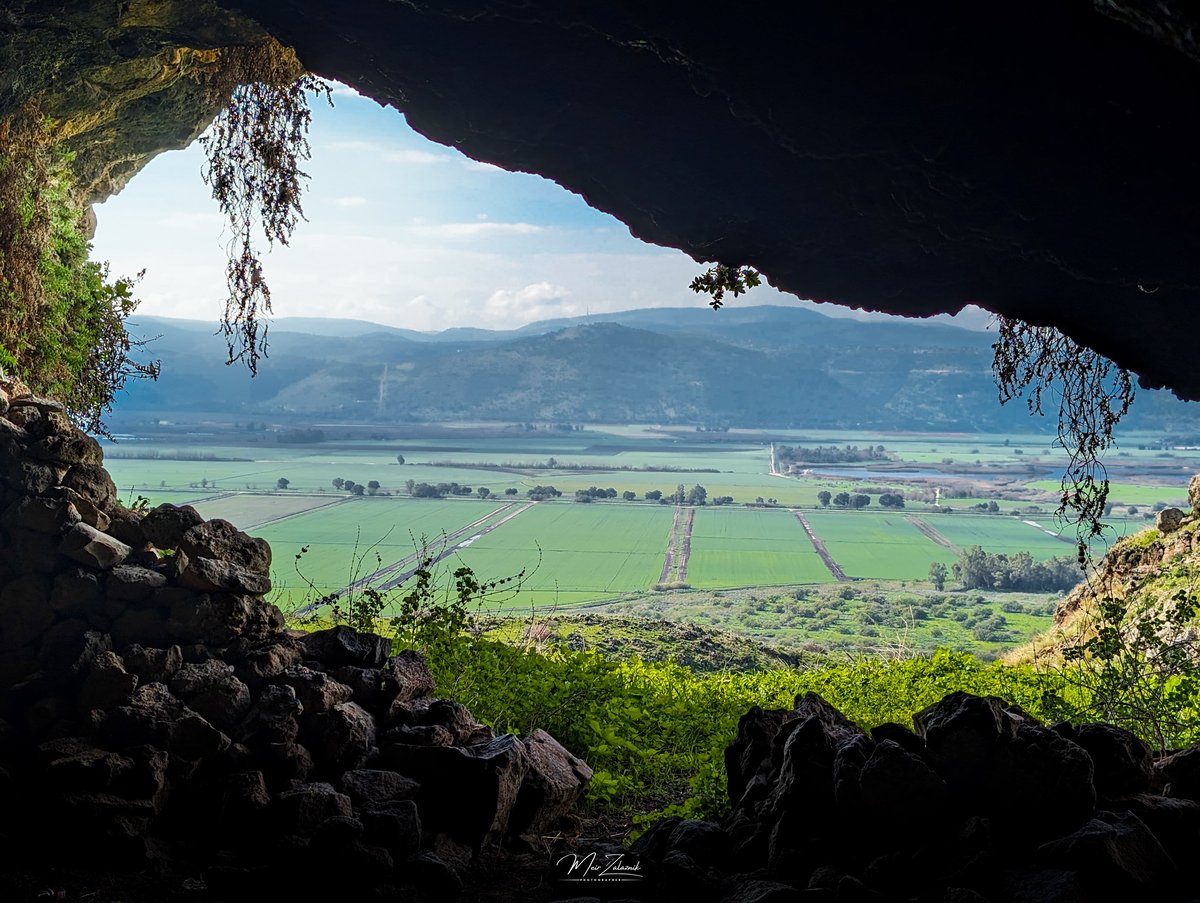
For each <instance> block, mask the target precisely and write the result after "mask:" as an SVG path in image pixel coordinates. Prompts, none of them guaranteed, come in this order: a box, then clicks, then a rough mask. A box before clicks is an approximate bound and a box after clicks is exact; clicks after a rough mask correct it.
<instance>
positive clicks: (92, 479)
mask: <svg viewBox="0 0 1200 903" xmlns="http://www.w3.org/2000/svg"><path fill="white" fill-rule="evenodd" d="M60 482H61V483H62V485H63V486H65V487H66V488H67V489H73V490H75V491H76V492H77V493H79V494H80V495H81V496H83V497H84V498H85V499H87V500H88V501H89V502H91V503H92V504H93V505H95V506H96V507H97V508H99V509H100V510H101V511H110V510H112V509H113V508H114V507H115V506H116V504H117V487H116V485H115V484H114V483H113V481H112V477H110V476H109V475H108V471H106V470H105V469H104V468H103V467H100V466H98V465H96V464H75V465H73V466H72V467H71V469H70V470H68V471H67V472H66V475H65V476H63V478H62V480H61V481H60Z"/></svg>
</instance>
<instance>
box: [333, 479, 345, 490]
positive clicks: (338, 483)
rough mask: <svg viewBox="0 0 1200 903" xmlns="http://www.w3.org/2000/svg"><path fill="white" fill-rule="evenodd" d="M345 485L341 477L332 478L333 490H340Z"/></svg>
mask: <svg viewBox="0 0 1200 903" xmlns="http://www.w3.org/2000/svg"><path fill="white" fill-rule="evenodd" d="M345 485H346V481H345V480H343V479H342V478H341V477H334V478H333V488H334V489H341V488H342V487H343V486H345Z"/></svg>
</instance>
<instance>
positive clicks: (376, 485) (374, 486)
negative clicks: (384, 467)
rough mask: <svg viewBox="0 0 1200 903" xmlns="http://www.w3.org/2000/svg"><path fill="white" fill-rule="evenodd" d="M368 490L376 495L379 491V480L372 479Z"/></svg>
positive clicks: (368, 484)
mask: <svg viewBox="0 0 1200 903" xmlns="http://www.w3.org/2000/svg"><path fill="white" fill-rule="evenodd" d="M367 490H368V491H369V492H370V493H371V495H375V494H376V493H377V492H379V481H378V480H370V481H369V482H368V483H367Z"/></svg>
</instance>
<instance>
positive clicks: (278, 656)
mask: <svg viewBox="0 0 1200 903" xmlns="http://www.w3.org/2000/svg"><path fill="white" fill-rule="evenodd" d="M303 654H304V650H303V647H302V646H301V645H300V643H299V641H297V640H293V639H291V638H285V639H283V640H281V641H277V642H268V643H267V645H263V646H258V647H256V648H253V649H251V650H249V651H248V652H247V653H246V654H245V655H244V656H242V658H241V660H240V661H239V662H238V663H237V665H236V673H237V676H238V677H239V678H240V679H241V680H242V681H243V682H244V683H246V684H247V685H248V686H249V687H250V689H251V690H256V689H257V688H258V687H260V686H262V685H263V684H264V683H265V682H267V681H269V680H272V679H273V678H277V677H279V676H280V675H281V674H283V673H284V672H285V671H286V670H287V669H288V668H291V667H293V666H294V665H297V664H299V663H300V660H301V658H302V657H303Z"/></svg>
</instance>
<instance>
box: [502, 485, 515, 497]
mask: <svg viewBox="0 0 1200 903" xmlns="http://www.w3.org/2000/svg"><path fill="white" fill-rule="evenodd" d="M504 494H505V495H516V494H517V488H516V487H515V486H509V487H508V488H507V489H505V490H504Z"/></svg>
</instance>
